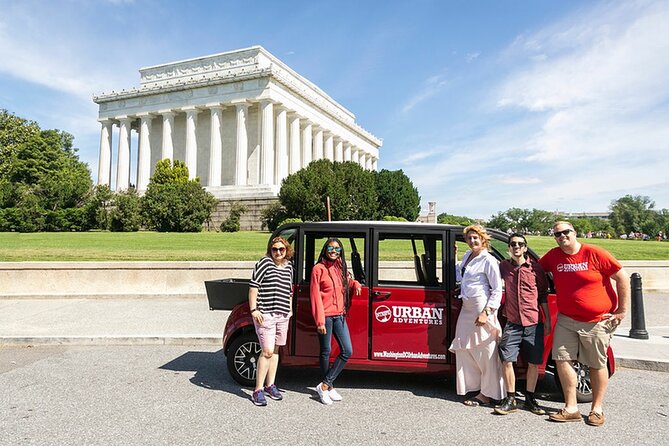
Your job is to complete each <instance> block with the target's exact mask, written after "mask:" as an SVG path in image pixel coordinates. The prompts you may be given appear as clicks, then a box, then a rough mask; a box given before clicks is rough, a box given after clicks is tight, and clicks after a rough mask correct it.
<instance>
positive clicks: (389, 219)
mask: <svg viewBox="0 0 669 446" xmlns="http://www.w3.org/2000/svg"><path fill="white" fill-rule="evenodd" d="M383 221H408V220H407V219H406V218H404V217H393V216H392V215H386V216H384V217H383Z"/></svg>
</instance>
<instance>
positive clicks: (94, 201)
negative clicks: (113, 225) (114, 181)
mask: <svg viewBox="0 0 669 446" xmlns="http://www.w3.org/2000/svg"><path fill="white" fill-rule="evenodd" d="M113 198H114V193H113V192H112V191H111V189H110V188H109V186H107V185H104V184H102V185H99V186H96V187H95V188H94V189H93V191H92V193H91V194H90V195H89V197H88V200H86V204H85V205H84V214H85V216H86V229H91V228H95V229H102V230H106V229H109V213H110V212H111V207H112V204H113Z"/></svg>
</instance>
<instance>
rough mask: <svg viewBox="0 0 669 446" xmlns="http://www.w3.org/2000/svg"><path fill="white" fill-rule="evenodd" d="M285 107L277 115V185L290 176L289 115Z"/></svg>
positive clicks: (278, 110)
mask: <svg viewBox="0 0 669 446" xmlns="http://www.w3.org/2000/svg"><path fill="white" fill-rule="evenodd" d="M287 113H288V112H287V110H286V109H285V108H284V107H277V113H276V156H275V160H276V177H275V184H277V185H278V184H281V180H283V179H284V178H286V176H288V114H287Z"/></svg>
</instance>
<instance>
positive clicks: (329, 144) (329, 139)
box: [323, 132, 334, 161]
mask: <svg viewBox="0 0 669 446" xmlns="http://www.w3.org/2000/svg"><path fill="white" fill-rule="evenodd" d="M333 138H334V137H333V136H332V133H330V132H328V133H327V134H326V135H325V148H324V151H323V152H324V153H323V157H324V158H325V159H327V160H330V161H334V139H333Z"/></svg>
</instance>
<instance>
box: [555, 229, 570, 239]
mask: <svg viewBox="0 0 669 446" xmlns="http://www.w3.org/2000/svg"><path fill="white" fill-rule="evenodd" d="M571 232H574V230H573V229H565V230H564V231H553V237H555V238H558V237H560V236H561V235H569V234H570V233H571Z"/></svg>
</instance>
